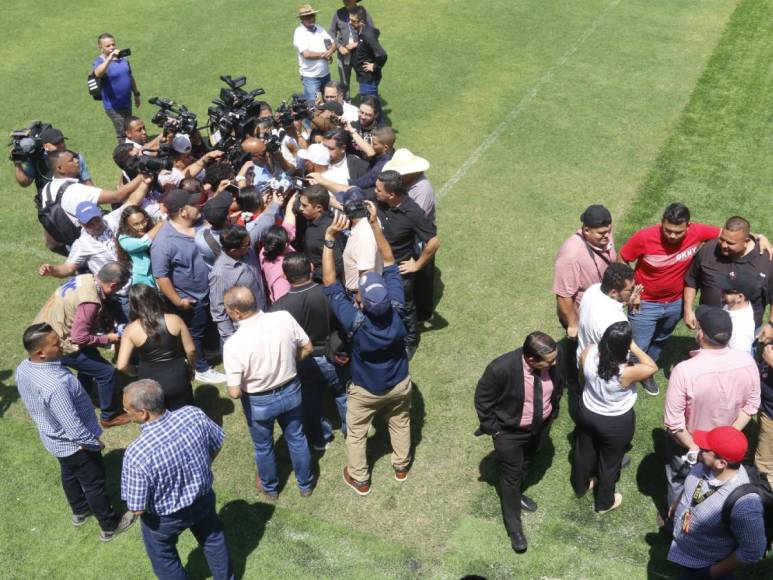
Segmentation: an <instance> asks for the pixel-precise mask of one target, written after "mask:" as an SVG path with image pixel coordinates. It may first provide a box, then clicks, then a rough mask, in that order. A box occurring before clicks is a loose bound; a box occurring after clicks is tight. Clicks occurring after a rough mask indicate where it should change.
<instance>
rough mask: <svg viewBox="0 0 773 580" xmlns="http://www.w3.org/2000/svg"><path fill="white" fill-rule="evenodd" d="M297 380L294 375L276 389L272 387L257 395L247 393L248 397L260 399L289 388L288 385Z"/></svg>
mask: <svg viewBox="0 0 773 580" xmlns="http://www.w3.org/2000/svg"><path fill="white" fill-rule="evenodd" d="M297 378H298V375H295V376H294V377H293V378H291V379H290V380H289V381H285V382H284V383H282V384H281V385H279V386H277V387H273V388H271V389H269V390H267V391H260V392H259V393H247V394H248V395H249V396H250V397H262V396H263V395H271V394H272V393H276V392H277V391H281V390H282V389H284V388H285V387H288V386H290V383H292V382H294V381H295V380H296V379H297Z"/></svg>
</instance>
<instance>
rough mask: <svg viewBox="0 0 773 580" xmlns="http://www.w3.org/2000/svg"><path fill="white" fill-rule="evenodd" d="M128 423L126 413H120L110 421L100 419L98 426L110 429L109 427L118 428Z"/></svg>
mask: <svg viewBox="0 0 773 580" xmlns="http://www.w3.org/2000/svg"><path fill="white" fill-rule="evenodd" d="M128 422H129V415H127V414H126V413H121V414H120V415H116V416H115V417H113V418H112V419H100V420H99V425H100V427H102V429H110V427H120V426H121V425H126V424H127V423H128Z"/></svg>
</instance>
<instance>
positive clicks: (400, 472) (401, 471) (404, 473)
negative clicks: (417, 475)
mask: <svg viewBox="0 0 773 580" xmlns="http://www.w3.org/2000/svg"><path fill="white" fill-rule="evenodd" d="M393 467H394V466H393ZM394 469H395V479H396V480H397V481H405V480H406V479H408V468H407V467H395V468H394Z"/></svg>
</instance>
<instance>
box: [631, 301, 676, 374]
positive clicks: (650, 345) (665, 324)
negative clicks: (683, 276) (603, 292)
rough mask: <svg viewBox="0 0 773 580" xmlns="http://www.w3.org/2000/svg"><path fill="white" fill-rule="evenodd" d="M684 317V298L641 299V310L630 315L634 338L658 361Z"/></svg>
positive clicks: (641, 347)
mask: <svg viewBox="0 0 773 580" xmlns="http://www.w3.org/2000/svg"><path fill="white" fill-rule="evenodd" d="M681 319H682V299H681V298H679V299H678V300H674V301H673V302H646V301H644V300H642V301H641V305H640V306H639V312H632V313H630V314H629V315H628V320H629V322H630V323H631V329H632V330H633V340H634V342H635V343H636V344H637V345H638V346H639V348H640V349H642V350H643V351H644V352H646V353H647V354H648V355H650V356H651V357H652V359H653V360H655V361H657V360H658V357H659V356H660V353H661V351H662V350H663V344H664V343H665V342H666V341H667V340H668V339H669V337H670V336H671V333H672V332H674V328H676V325H677V324H678V323H679V321H680V320H681Z"/></svg>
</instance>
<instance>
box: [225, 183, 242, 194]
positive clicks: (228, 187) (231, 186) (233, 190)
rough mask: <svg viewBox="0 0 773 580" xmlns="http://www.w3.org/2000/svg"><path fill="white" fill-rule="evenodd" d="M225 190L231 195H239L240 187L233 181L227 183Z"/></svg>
mask: <svg viewBox="0 0 773 580" xmlns="http://www.w3.org/2000/svg"><path fill="white" fill-rule="evenodd" d="M223 191H227V192H228V193H230V194H231V195H239V188H238V187H236V186H235V185H234V184H233V183H229V184H228V185H226V186H225V189H223Z"/></svg>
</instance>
